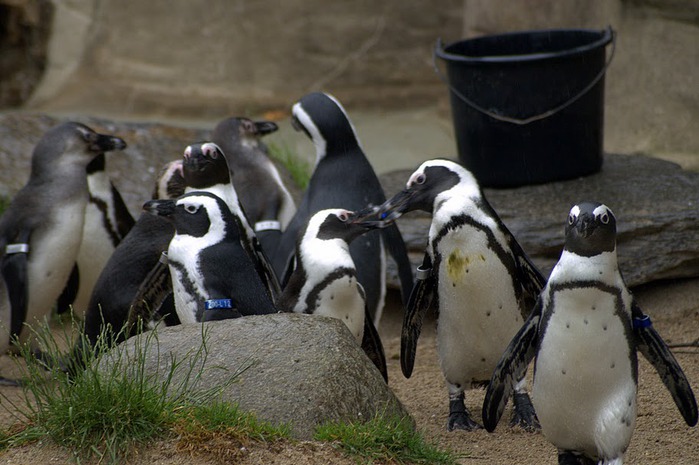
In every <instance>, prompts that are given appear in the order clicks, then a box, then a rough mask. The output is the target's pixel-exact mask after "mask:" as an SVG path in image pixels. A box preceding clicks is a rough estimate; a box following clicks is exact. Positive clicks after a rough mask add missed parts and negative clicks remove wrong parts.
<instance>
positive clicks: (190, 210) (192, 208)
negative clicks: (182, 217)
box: [184, 204, 199, 214]
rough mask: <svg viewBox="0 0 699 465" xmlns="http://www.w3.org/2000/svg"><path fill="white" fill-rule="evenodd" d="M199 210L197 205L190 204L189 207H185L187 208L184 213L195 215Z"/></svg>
mask: <svg viewBox="0 0 699 465" xmlns="http://www.w3.org/2000/svg"><path fill="white" fill-rule="evenodd" d="M198 210H199V207H197V206H196V205H192V204H188V205H185V206H184V211H186V212H187V213H192V214H194V213H196V212H197V211H198Z"/></svg>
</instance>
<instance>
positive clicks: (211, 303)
mask: <svg viewBox="0 0 699 465" xmlns="http://www.w3.org/2000/svg"><path fill="white" fill-rule="evenodd" d="M204 308H205V309H206V310H214V309H217V308H233V301H232V300H231V299H211V300H206V301H204Z"/></svg>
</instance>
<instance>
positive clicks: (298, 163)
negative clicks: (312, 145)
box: [267, 143, 313, 189]
mask: <svg viewBox="0 0 699 465" xmlns="http://www.w3.org/2000/svg"><path fill="white" fill-rule="evenodd" d="M267 149H268V151H269V154H270V156H271V157H272V158H274V159H275V160H277V161H279V162H280V163H281V164H282V165H284V166H285V167H286V169H287V170H288V171H289V174H290V175H291V179H293V181H294V183H296V185H297V186H298V187H300V188H301V189H306V187H308V182H309V181H310V179H311V174H312V172H313V168H312V167H311V164H310V163H308V162H307V161H305V160H303V159H301V158H300V157H299V156H298V154H296V153H294V151H293V150H291V148H290V147H289V145H288V144H285V143H281V144H276V143H270V144H268V145H267Z"/></svg>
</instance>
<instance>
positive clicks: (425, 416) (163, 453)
mask: <svg viewBox="0 0 699 465" xmlns="http://www.w3.org/2000/svg"><path fill="white" fill-rule="evenodd" d="M635 293H636V296H637V297H638V299H639V302H640V303H641V305H642V306H643V308H644V310H645V311H646V313H649V314H650V315H651V316H652V317H653V320H654V323H655V326H656V328H657V329H658V331H659V332H660V334H661V335H663V337H664V338H665V340H666V341H667V342H668V343H679V342H690V341H693V340H695V339H696V338H697V337H699V279H694V280H685V281H679V282H670V283H662V284H656V285H651V286H647V287H645V288H643V289H637V290H636V292H635ZM391 297H392V298H393V299H395V295H391ZM389 304H390V305H389V307H388V310H387V312H386V313H385V317H384V320H383V321H382V325H381V328H380V333H381V336H382V338H383V341H384V345H385V348H386V355H387V358H388V364H389V366H388V367H389V377H390V383H389V384H390V386H391V388H392V389H393V390H394V391H395V393H396V394H397V396H398V397H399V398H400V399H401V401H402V402H403V403H404V404H405V405H406V407H407V408H408V410H409V411H410V412H411V414H412V415H413V417H414V418H415V421H416V423H417V426H418V428H419V429H420V430H421V431H422V432H423V433H424V435H425V436H426V437H427V438H428V439H430V440H432V441H434V442H437V443H438V444H439V445H441V446H442V447H445V448H450V449H452V450H454V451H457V452H459V453H462V454H464V457H463V458H462V459H461V460H460V463H461V464H464V465H471V464H473V465H475V464H493V465H498V464H512V463H519V464H525V465H526V464H537V465H545V464H556V463H557V461H556V451H555V449H554V447H553V446H552V445H550V444H549V443H548V442H547V441H546V439H545V438H544V437H543V435H541V434H531V433H524V432H522V431H520V430H517V429H512V428H509V427H508V426H507V420H508V419H509V415H510V412H509V408H508V411H506V412H505V416H504V417H503V421H502V422H501V425H500V426H498V428H497V430H496V431H495V432H494V433H492V434H489V433H487V432H485V431H476V432H470V433H469V432H462V431H457V432H451V433H449V432H447V431H446V428H445V424H446V415H447V393H446V388H445V387H444V382H443V379H442V375H441V373H440V371H439V368H438V365H437V356H436V352H435V338H434V335H435V331H434V321H429V322H427V326H426V328H425V330H424V331H423V336H422V337H421V339H420V343H419V346H418V353H417V361H416V366H415V370H414V372H413V376H412V377H411V378H410V379H407V380H406V379H405V378H404V377H403V376H402V374H401V372H400V363H399V360H398V353H399V346H400V340H399V334H400V319H401V313H400V310H398V309H397V305H395V300H393V301H392V302H389ZM675 354H676V356H677V359H678V361H679V362H680V364H681V365H682V367H683V368H684V370H685V373H686V374H687V376H688V377H689V379H690V382H691V383H692V385H693V386H694V388H695V390H699V387H698V386H699V349H696V348H694V349H676V350H675ZM3 358H5V359H6V358H7V357H3ZM0 370H2V371H0V372H2V373H3V374H6V373H8V371H7V370H8V362H7V360H0ZM2 393H3V394H5V395H6V396H7V398H6V399H4V400H3V401H2V407H7V408H0V424H2V425H9V424H11V423H12V422H13V421H14V419H13V416H12V407H11V406H10V405H8V402H7V399H14V398H16V397H17V391H16V389H15V388H2ZM483 396H484V392H483V391H482V390H474V391H470V392H468V394H467V400H466V402H467V407H468V408H469V409H471V410H474V411H477V412H479V411H480V408H481V403H482V401H483ZM638 403H639V415H638V420H637V423H636V429H635V433H634V437H633V439H632V442H631V446H630V447H629V450H628V452H627V454H626V460H625V463H627V464H651V465H652V464H696V463H699V447H698V446H697V444H699V429H697V428H689V427H687V426H686V425H685V423H684V421H683V420H682V418H681V416H680V414H679V412H678V411H677V409H676V408H675V405H674V403H673V402H672V399H671V397H670V395H669V394H668V392H667V391H666V390H665V388H664V386H663V385H662V383H661V382H660V378H659V377H658V376H657V374H656V373H655V371H654V370H653V368H652V367H651V366H650V365H649V364H648V362H646V361H645V359H642V358H641V359H640V370H639V401H638ZM0 463H2V464H22V465H39V464H42V465H43V464H47V463H57V464H60V463H74V462H73V460H72V459H71V454H70V453H69V452H67V451H63V450H60V449H57V448H56V447H52V446H51V445H48V444H44V443H39V444H34V445H31V446H28V447H22V448H17V449H13V450H10V451H6V452H4V453H2V454H0ZM128 463H130V464H134V465H146V464H148V465H185V464H187V465H197V464H202V465H203V464H213V463H221V462H220V461H217V460H216V459H215V458H213V457H211V456H206V455H201V454H196V453H195V454H192V453H191V452H187V451H178V447H177V439H176V438H173V439H168V440H165V441H159V442H156V443H155V444H152V445H149V446H147V447H142V448H140V449H138V450H136V451H135V452H134V453H133V454H132V457H131V458H130V459H129V461H128ZM225 463H239V464H242V465H257V464H277V465H292V464H293V465H306V464H323V465H326V464H329V463H331V464H339V465H344V464H347V465H350V464H353V463H355V462H354V461H353V460H351V459H348V458H345V457H343V456H342V455H341V454H340V453H338V452H337V451H335V450H334V449H333V448H332V446H330V445H328V444H318V443H301V444H299V443H294V444H281V445H272V446H251V447H249V448H247V449H246V450H245V451H244V453H243V454H241V455H239V457H238V459H237V460H235V461H232V460H227V461H226V462H225Z"/></svg>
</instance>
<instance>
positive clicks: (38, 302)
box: [22, 200, 86, 339]
mask: <svg viewBox="0 0 699 465" xmlns="http://www.w3.org/2000/svg"><path fill="white" fill-rule="evenodd" d="M85 204H86V201H85V200H76V201H73V202H70V203H67V204H64V205H62V206H61V207H60V208H58V209H56V210H55V211H54V212H53V213H52V216H51V217H49V218H46V222H45V226H44V227H42V228H40V229H37V230H36V231H35V232H34V234H33V237H32V238H31V240H30V250H29V261H28V270H27V271H28V281H29V287H28V289H29V301H28V306H27V318H26V321H27V322H28V323H32V322H34V321H37V320H39V321H40V320H41V319H42V318H43V317H44V316H46V315H48V314H49V313H50V312H51V309H52V308H53V305H54V304H55V302H56V299H57V298H58V296H59V295H60V294H61V292H62V291H63V288H64V287H65V285H66V282H67V281H68V277H69V276H70V272H71V271H72V269H73V265H75V260H76V258H77V255H78V249H79V248H80V242H81V240H82V234H83V222H84V216H85ZM26 333H27V331H22V336H23V337H22V339H25V335H26Z"/></svg>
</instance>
